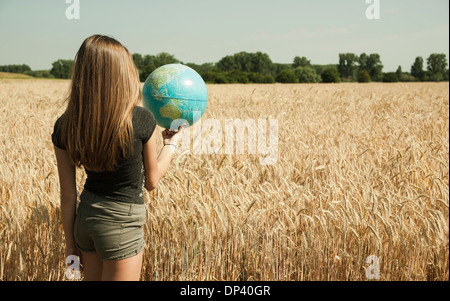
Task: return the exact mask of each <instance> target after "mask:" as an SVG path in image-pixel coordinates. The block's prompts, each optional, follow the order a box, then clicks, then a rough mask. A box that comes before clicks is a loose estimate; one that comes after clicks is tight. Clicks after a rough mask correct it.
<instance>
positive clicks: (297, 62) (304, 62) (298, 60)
mask: <svg viewBox="0 0 450 301" xmlns="http://www.w3.org/2000/svg"><path fill="white" fill-rule="evenodd" d="M298 67H311V61H310V60H308V59H307V58H306V57H304V56H302V57H299V56H296V57H294V61H293V63H292V68H294V69H296V68H298Z"/></svg>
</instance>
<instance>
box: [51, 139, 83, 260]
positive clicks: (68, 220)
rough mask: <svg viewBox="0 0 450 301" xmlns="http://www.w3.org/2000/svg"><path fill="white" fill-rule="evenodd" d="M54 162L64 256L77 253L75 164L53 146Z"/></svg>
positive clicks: (62, 151) (63, 151)
mask: <svg viewBox="0 0 450 301" xmlns="http://www.w3.org/2000/svg"><path fill="white" fill-rule="evenodd" d="M55 155H56V162H57V164H58V174H59V184H60V190H61V219H62V223H63V230H64V234H65V238H66V256H68V255H78V251H77V248H76V245H75V238H74V235H73V227H74V222H75V214H76V204H77V187H76V171H75V166H74V165H72V164H71V162H70V159H69V155H68V153H67V152H66V151H65V150H62V149H60V148H58V147H56V146H55Z"/></svg>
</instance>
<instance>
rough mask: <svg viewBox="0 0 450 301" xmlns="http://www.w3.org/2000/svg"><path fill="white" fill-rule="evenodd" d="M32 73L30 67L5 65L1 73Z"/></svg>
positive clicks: (0, 68) (0, 69)
mask: <svg viewBox="0 0 450 301" xmlns="http://www.w3.org/2000/svg"><path fill="white" fill-rule="evenodd" d="M29 71H31V68H30V67H29V66H28V65H25V64H23V65H5V66H0V72H11V73H25V72H29Z"/></svg>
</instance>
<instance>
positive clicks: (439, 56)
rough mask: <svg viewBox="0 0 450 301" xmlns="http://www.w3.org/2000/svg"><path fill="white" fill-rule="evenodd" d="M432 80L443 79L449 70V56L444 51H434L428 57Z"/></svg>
mask: <svg viewBox="0 0 450 301" xmlns="http://www.w3.org/2000/svg"><path fill="white" fill-rule="evenodd" d="M427 70H428V72H429V77H430V80H433V81H441V80H443V79H444V74H445V73H446V71H447V57H446V55H445V54H443V53H433V54H430V56H429V57H428V59H427Z"/></svg>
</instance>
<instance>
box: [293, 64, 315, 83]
mask: <svg viewBox="0 0 450 301" xmlns="http://www.w3.org/2000/svg"><path fill="white" fill-rule="evenodd" d="M294 74H295V76H296V77H297V78H298V82H299V83H319V82H320V81H321V78H320V76H319V75H318V74H317V73H316V70H314V69H313V68H312V67H297V68H295V69H294Z"/></svg>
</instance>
